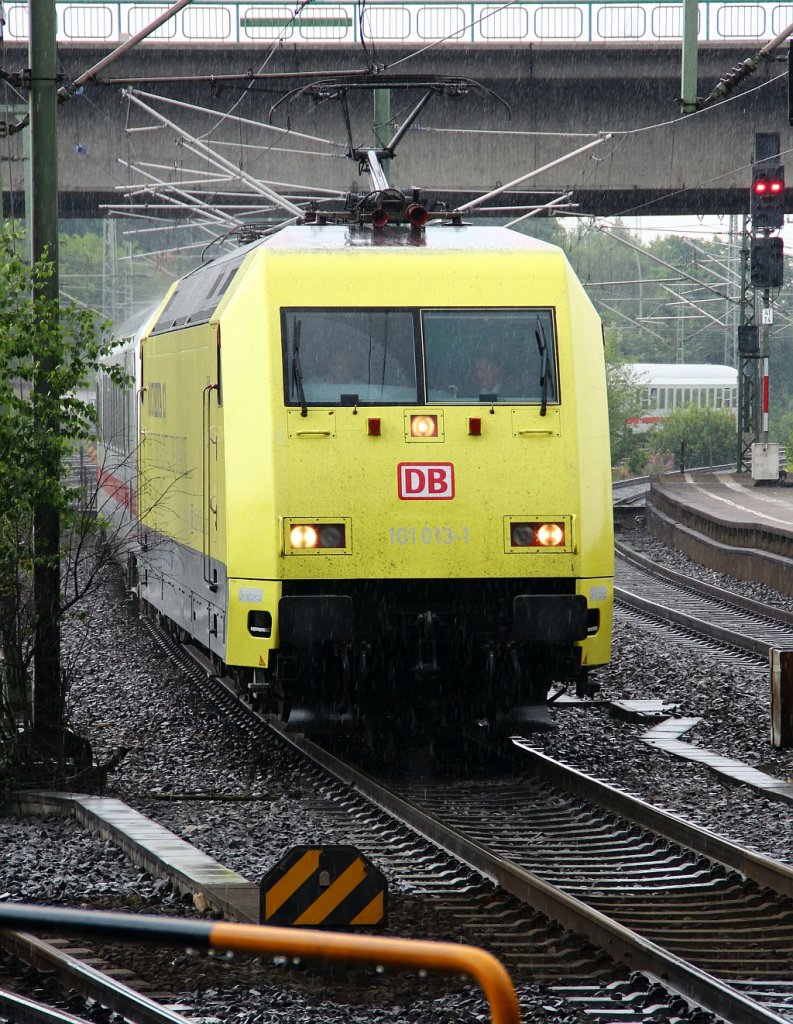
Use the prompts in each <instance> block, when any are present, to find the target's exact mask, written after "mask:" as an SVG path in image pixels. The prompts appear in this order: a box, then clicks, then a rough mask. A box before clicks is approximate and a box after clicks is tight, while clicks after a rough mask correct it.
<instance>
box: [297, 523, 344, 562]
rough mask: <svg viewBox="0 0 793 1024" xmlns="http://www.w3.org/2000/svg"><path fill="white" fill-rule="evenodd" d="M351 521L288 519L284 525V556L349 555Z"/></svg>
mask: <svg viewBox="0 0 793 1024" xmlns="http://www.w3.org/2000/svg"><path fill="white" fill-rule="evenodd" d="M349 535H350V534H349V521H342V522H332V523H331V522H328V523H317V522H314V523H312V522H306V521H305V520H301V521H299V522H295V520H294V519H287V520H286V521H285V523H284V537H285V550H284V554H298V553H303V554H337V555H340V554H345V553H349V546H348V538H349Z"/></svg>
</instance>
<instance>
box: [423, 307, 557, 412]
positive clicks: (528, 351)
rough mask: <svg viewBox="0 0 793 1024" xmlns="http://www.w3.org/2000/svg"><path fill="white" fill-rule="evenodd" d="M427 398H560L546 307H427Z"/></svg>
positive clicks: (464, 401)
mask: <svg viewBox="0 0 793 1024" xmlns="http://www.w3.org/2000/svg"><path fill="white" fill-rule="evenodd" d="M421 319H422V328H423V333H424V358H425V365H426V381H427V401H428V402H430V403H450V402H456V403H460V404H467V405H470V404H472V403H477V402H483V403H487V404H490V403H494V402H508V403H513V402H531V403H541V404H542V405H545V404H547V403H549V402H550V403H552V404H553V403H556V402H558V393H559V392H558V385H557V375H556V333H555V331H554V324H553V319H552V316H551V311H550V310H547V309H425V310H423V311H422V314H421Z"/></svg>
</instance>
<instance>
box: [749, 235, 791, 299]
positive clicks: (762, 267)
mask: <svg viewBox="0 0 793 1024" xmlns="http://www.w3.org/2000/svg"><path fill="white" fill-rule="evenodd" d="M783 256H784V246H783V243H782V239H781V238H753V239H752V246H751V250H750V255H749V260H750V266H751V280H752V285H753V286H754V287H755V288H781V287H782V282H783V279H784V260H783Z"/></svg>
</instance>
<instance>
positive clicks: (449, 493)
mask: <svg viewBox="0 0 793 1024" xmlns="http://www.w3.org/2000/svg"><path fill="white" fill-rule="evenodd" d="M397 474H398V480H399V497H400V498H402V499H403V500H405V501H409V500H415V499H419V498H421V499H427V498H435V499H438V498H442V499H448V498H453V497H454V466H453V465H452V463H451V462H400V463H399V465H398V466H397Z"/></svg>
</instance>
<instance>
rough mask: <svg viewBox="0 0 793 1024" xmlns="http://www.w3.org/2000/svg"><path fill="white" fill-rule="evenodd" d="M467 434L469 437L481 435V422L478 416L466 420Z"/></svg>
mask: <svg viewBox="0 0 793 1024" xmlns="http://www.w3.org/2000/svg"><path fill="white" fill-rule="evenodd" d="M468 433H469V434H470V435H471V437H479V436H480V434H481V433H482V420H481V417H479V416H471V417H469V420H468Z"/></svg>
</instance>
